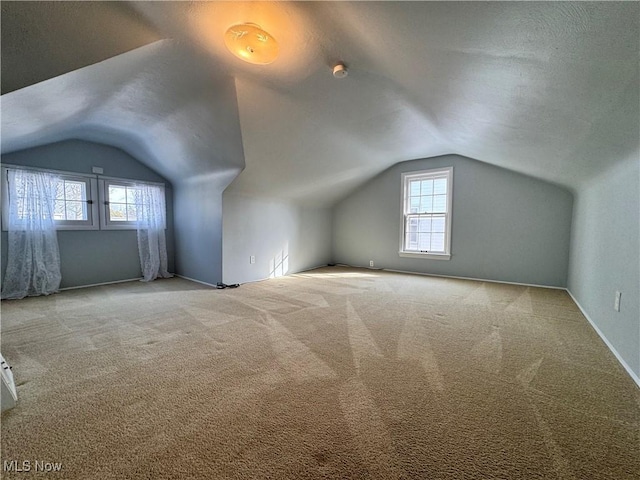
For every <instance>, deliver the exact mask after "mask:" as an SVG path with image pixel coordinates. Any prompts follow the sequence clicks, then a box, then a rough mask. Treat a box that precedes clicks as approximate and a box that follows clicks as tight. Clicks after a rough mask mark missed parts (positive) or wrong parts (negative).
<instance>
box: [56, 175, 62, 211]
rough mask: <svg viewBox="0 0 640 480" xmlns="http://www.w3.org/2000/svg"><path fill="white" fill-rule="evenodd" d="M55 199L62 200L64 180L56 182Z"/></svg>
mask: <svg viewBox="0 0 640 480" xmlns="http://www.w3.org/2000/svg"><path fill="white" fill-rule="evenodd" d="M56 199H57V200H58V199H59V200H64V180H61V181H59V182H56ZM63 208H64V207H63Z"/></svg>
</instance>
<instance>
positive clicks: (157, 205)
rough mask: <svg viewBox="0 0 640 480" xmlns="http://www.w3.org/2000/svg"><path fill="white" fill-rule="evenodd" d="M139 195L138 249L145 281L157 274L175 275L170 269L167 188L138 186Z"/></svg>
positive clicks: (137, 211) (137, 213) (164, 276)
mask: <svg viewBox="0 0 640 480" xmlns="http://www.w3.org/2000/svg"><path fill="white" fill-rule="evenodd" d="M135 188H136V190H137V192H139V193H138V195H140V198H139V199H138V200H137V201H136V205H137V209H136V216H137V223H136V229H137V230H138V252H139V254H140V266H141V268H142V281H143V282H150V281H151V280H155V279H156V278H158V277H161V278H169V277H172V276H173V275H171V274H170V273H169V272H168V270H167V269H168V263H167V242H166V238H165V234H164V229H165V228H166V213H165V212H166V206H165V201H164V190H163V189H162V188H161V187H159V186H156V185H148V184H138V185H136V186H135Z"/></svg>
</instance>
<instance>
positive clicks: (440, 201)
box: [433, 195, 447, 212]
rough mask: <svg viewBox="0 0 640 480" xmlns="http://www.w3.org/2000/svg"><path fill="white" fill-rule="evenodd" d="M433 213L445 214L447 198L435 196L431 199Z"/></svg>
mask: <svg viewBox="0 0 640 480" xmlns="http://www.w3.org/2000/svg"><path fill="white" fill-rule="evenodd" d="M433 211H434V212H446V211H447V196H446V195H436V196H434V197H433Z"/></svg>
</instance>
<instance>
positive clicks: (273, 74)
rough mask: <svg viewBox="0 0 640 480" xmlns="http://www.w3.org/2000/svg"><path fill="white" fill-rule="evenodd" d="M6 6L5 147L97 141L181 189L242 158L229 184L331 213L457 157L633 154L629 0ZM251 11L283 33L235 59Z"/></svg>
mask: <svg viewBox="0 0 640 480" xmlns="http://www.w3.org/2000/svg"><path fill="white" fill-rule="evenodd" d="M1 6H2V92H3V96H2V151H3V152H8V151H13V150H17V149H22V148H27V147H30V146H35V145H40V144H43V143H49V142H52V141H57V140H62V139H65V138H86V139H90V140H95V141H101V142H104V143H109V144H112V145H115V146H118V147H120V148H123V149H124V150H127V151H129V152H130V153H132V154H134V155H135V156H137V157H138V158H141V160H142V161H144V162H145V163H148V164H149V165H150V166H152V167H154V168H156V169H157V170H158V171H159V172H160V173H163V174H164V175H166V176H167V177H168V178H169V179H171V180H174V181H180V180H183V179H185V178H188V177H190V176H193V175H202V174H206V173H208V172H215V171H216V170H219V169H225V168H234V167H238V166H239V165H240V163H242V162H241V160H240V161H239V160H238V159H237V158H230V157H233V154H234V152H238V151H244V163H245V164H246V169H245V171H244V172H243V173H242V174H240V176H239V177H238V178H237V179H236V180H235V181H234V183H233V184H232V185H231V187H230V188H231V189H232V190H233V191H236V192H239V193H247V194H256V195H269V196H277V197H282V198H288V199H295V200H299V201H304V202H307V203H314V204H324V205H328V204H331V203H332V202H334V201H336V200H337V199H339V198H341V197H342V196H343V195H345V194H346V193H347V192H349V191H350V190H351V189H353V188H354V187H355V186H357V185H358V184H360V183H362V182H364V181H366V180H367V179H368V178H371V177H372V176H374V175H375V174H377V173H379V172H380V171H382V170H384V169H385V168H387V167H388V166H390V165H392V164H394V163H396V162H399V161H403V160H411V159H416V158H425V157H431V156H437V155H441V154H447V153H456V154H460V155H464V156H467V157H470V158H474V159H477V160H479V161H483V162H487V163H491V164H494V165H498V166H502V167H505V168H509V169H512V170H515V171H518V172H522V173H525V174H529V175H533V176H536V177H539V178H542V179H546V180H549V181H552V182H555V183H559V184H562V185H565V186H567V187H570V188H575V187H577V186H579V185H580V184H581V182H584V181H586V180H588V179H589V178H591V177H593V176H594V175H597V174H598V173H599V172H600V171H601V170H603V169H605V168H607V166H608V165H609V164H610V163H611V162H614V161H617V160H623V159H627V158H628V157H629V156H631V155H636V156H637V155H638V153H639V147H638V142H639V131H640V124H639V122H640V120H639V119H640V112H639V105H640V96H639V88H640V76H639V70H640V68H639V52H640V47H639V43H640V40H639V39H640V28H639V25H640V18H639V17H640V5H638V4H637V3H635V2H629V3H624V2H613V3H611V2H585V3H583V2H575V3H572V2H533V3H532V2H496V3H487V2H469V3H462V2H255V3H253V2H2V4H1ZM240 22H253V23H257V24H259V25H261V26H262V27H263V28H264V29H265V30H267V31H268V32H270V33H271V34H272V35H273V36H274V37H275V38H276V39H277V40H278V42H279V44H280V56H279V58H278V59H277V60H276V62H274V63H273V64H271V65H266V66H255V65H249V64H245V63H243V62H242V61H240V60H239V59H237V58H236V57H234V56H232V55H231V54H230V53H229V52H228V51H226V49H225V48H224V43H223V34H224V31H225V30H226V28H227V27H228V26H230V25H232V24H235V23H240ZM162 39H170V40H162ZM153 42H155V43H153ZM139 47H140V48H139ZM338 60H341V61H344V62H345V63H346V65H347V66H348V68H349V76H348V77H347V78H344V79H340V80H337V79H335V78H333V77H332V75H331V67H332V66H333V64H334V63H335V62H336V61H338ZM229 77H231V78H233V79H235V95H234V92H233V89H229V88H228V86H227V85H228V82H226V83H225V81H224V79H225V78H229ZM236 99H237V109H235V110H234V108H235V102H236ZM231 104H233V105H231ZM231 107H233V108H231ZM232 110H234V111H232ZM238 115H239V119H238ZM238 121H239V124H240V131H241V134H242V138H241V139H240V138H235V137H234V134H233V127H234V126H236V125H237V123H238ZM221 138H222V139H225V140H223V141H221ZM228 142H236V143H237V142H241V143H242V145H241V146H240V148H239V149H238V148H236V146H234V145H230V144H229V143H228Z"/></svg>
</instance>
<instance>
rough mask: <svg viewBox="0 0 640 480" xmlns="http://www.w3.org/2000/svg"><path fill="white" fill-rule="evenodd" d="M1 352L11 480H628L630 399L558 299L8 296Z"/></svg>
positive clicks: (450, 293) (98, 291)
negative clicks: (7, 389)
mask: <svg viewBox="0 0 640 480" xmlns="http://www.w3.org/2000/svg"><path fill="white" fill-rule="evenodd" d="M2 353H3V354H4V356H5V357H6V358H7V360H8V361H9V362H10V363H12V364H13V366H14V375H15V377H16V381H17V384H18V393H19V396H20V399H19V403H18V406H17V407H16V408H15V409H13V410H11V411H9V412H5V413H4V414H3V416H2V461H3V464H4V465H3V466H4V467H5V469H6V465H7V464H6V462H9V461H11V460H17V461H18V464H19V465H22V462H23V461H30V462H31V464H30V465H31V471H30V472H22V473H15V472H6V471H5V472H4V473H3V478H7V479H9V478H21V479H24V478H30V477H32V476H35V475H34V473H35V472H34V469H35V461H36V460H38V461H40V462H59V463H61V464H62V471H61V472H59V473H50V474H48V475H47V476H46V478H64V479H82V480H88V479H97V480H108V479H168V478H172V479H226V478H237V479H306V478H335V479H367V478H370V479H396V478H414V479H493V478H496V479H497V478H499V479H509V480H512V479H527V480H531V479H556V478H558V479H590V480H591V479H615V480H623V479H632V478H633V479H638V478H640V390H639V389H638V388H637V387H636V386H635V384H634V383H633V382H632V380H631V379H630V378H629V377H628V376H627V374H626V373H625V372H624V370H623V369H622V367H621V366H620V365H619V364H618V363H617V361H616V359H615V358H614V357H613V355H612V354H611V353H610V352H609V351H608V350H607V348H606V347H605V345H604V344H603V343H602V341H601V340H600V339H599V338H598V337H597V335H596V334H595V332H594V331H593V330H592V329H591V327H590V326H589V324H588V323H587V321H586V320H585V319H584V317H583V316H582V315H581V314H580V312H579V311H578V309H577V307H576V306H575V304H574V303H573V302H572V301H571V299H570V297H569V296H568V295H567V294H566V293H565V292H563V291H559V290H550V289H539V288H528V287H521V286H512V285H500V284H494V283H483V282H474V281H464V280H453V279H443V278H432V277H424V276H417V275H405V274H395V273H389V272H381V271H373V270H358V269H345V268H338V267H334V268H324V269H319V270H315V271H312V272H308V273H304V274H298V275H293V276H289V277H282V278H278V279H274V280H269V281H264V282H258V283H253V284H246V285H242V286H241V287H240V288H238V289H235V290H214V289H210V288H207V287H203V286H200V285H198V284H195V283H191V282H188V281H186V280H182V279H179V278H174V279H169V280H159V281H156V282H153V283H150V284H144V283H139V282H133V283H127V284H119V285H112V286H104V287H95V288H89V289H82V290H73V291H66V292H63V293H60V294H58V295H54V296H51V297H39V298H30V299H26V300H19V301H9V302H3V303H2ZM39 475H42V474H39ZM38 478H40V476H38Z"/></svg>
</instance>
